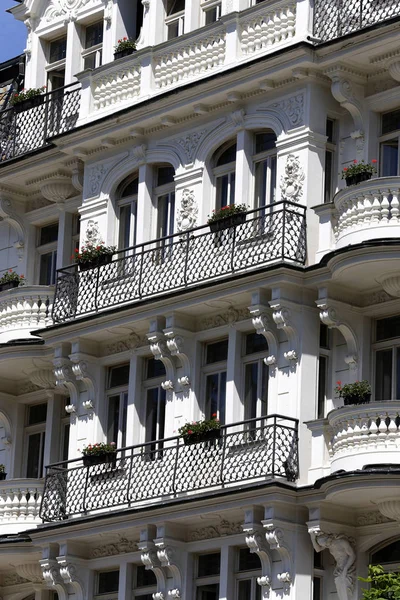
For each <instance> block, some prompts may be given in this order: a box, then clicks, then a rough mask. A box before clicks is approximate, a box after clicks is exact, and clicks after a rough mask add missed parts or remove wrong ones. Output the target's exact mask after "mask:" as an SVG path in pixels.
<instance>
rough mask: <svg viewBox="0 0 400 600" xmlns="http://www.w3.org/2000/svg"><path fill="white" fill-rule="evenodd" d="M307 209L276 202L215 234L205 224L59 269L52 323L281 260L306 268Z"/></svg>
mask: <svg viewBox="0 0 400 600" xmlns="http://www.w3.org/2000/svg"><path fill="white" fill-rule="evenodd" d="M305 210H306V209H305V207H304V206H301V205H298V204H293V203H291V202H279V203H276V204H273V205H270V206H265V207H263V208H260V209H257V210H252V211H249V212H248V213H247V214H246V221H245V222H244V223H240V224H238V225H234V226H232V227H229V228H227V229H225V230H223V231H219V232H217V233H213V232H211V231H210V228H209V226H208V225H204V226H202V227H198V228H196V229H191V230H188V231H185V232H181V233H177V234H174V235H171V236H168V237H165V238H161V239H158V240H153V241H151V242H147V243H144V244H140V245H138V246H134V247H132V248H127V249H125V250H121V251H119V252H117V253H116V254H115V255H114V257H113V260H112V262H110V263H109V264H107V265H103V266H97V267H94V268H92V269H88V270H85V271H82V270H79V267H78V265H76V264H75V265H71V266H69V267H65V268H63V269H59V271H58V277H57V286H56V293H55V299H54V305H53V319H54V322H56V323H64V322H66V321H69V320H71V319H74V318H75V317H79V316H84V315H87V314H93V313H96V312H99V311H103V310H106V309H110V308H114V307H118V306H122V305H126V304H128V303H131V302H137V301H139V300H141V299H143V298H149V297H154V296H156V295H159V294H164V293H167V292H173V291H175V290H176V291H178V290H182V289H186V288H189V287H192V286H195V285H199V284H202V283H205V282H207V281H210V280H213V281H215V280H216V279H219V278H224V277H226V276H229V275H233V274H236V273H241V272H244V271H248V270H251V269H255V268H259V267H262V266H266V265H268V264H271V263H277V262H281V261H285V262H289V263H292V264H304V263H305V259H306V217H305Z"/></svg>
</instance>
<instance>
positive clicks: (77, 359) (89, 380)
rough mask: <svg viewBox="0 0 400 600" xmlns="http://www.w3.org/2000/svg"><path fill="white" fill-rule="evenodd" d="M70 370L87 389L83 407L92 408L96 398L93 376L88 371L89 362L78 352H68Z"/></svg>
mask: <svg viewBox="0 0 400 600" xmlns="http://www.w3.org/2000/svg"><path fill="white" fill-rule="evenodd" d="M70 359H71V363H72V372H73V374H74V375H75V377H76V380H77V381H81V382H82V383H83V385H84V386H85V388H86V390H87V394H88V396H87V399H86V400H85V401H84V402H83V405H84V408H86V409H90V410H93V409H94V406H95V399H96V384H95V378H94V377H93V375H91V374H90V372H89V367H90V363H88V361H87V360H84V357H83V356H82V355H80V354H70Z"/></svg>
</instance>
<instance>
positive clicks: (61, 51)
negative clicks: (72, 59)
mask: <svg viewBox="0 0 400 600" xmlns="http://www.w3.org/2000/svg"><path fill="white" fill-rule="evenodd" d="M66 56H67V38H66V37H62V38H59V39H58V40H53V41H52V42H50V44H49V63H50V64H51V63H55V62H58V61H60V60H65V58H66Z"/></svg>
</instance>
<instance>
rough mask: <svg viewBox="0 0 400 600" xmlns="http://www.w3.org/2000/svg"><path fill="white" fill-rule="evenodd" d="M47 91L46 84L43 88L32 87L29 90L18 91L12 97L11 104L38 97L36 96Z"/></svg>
mask: <svg viewBox="0 0 400 600" xmlns="http://www.w3.org/2000/svg"><path fill="white" fill-rule="evenodd" d="M45 91H46V86H45V85H44V86H43V87H41V88H31V89H29V90H22V91H21V92H17V93H15V94H14V96H13V97H12V99H11V104H19V103H20V102H23V101H24V100H30V99H31V98H36V96H41V95H42V94H44V92H45Z"/></svg>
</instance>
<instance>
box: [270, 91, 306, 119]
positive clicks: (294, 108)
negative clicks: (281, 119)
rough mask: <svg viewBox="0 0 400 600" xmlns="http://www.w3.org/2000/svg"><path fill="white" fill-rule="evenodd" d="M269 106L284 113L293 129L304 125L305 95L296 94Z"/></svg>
mask: <svg viewBox="0 0 400 600" xmlns="http://www.w3.org/2000/svg"><path fill="white" fill-rule="evenodd" d="M269 106H270V107H271V108H275V109H276V110H278V111H280V112H282V113H284V114H285V115H286V117H287V118H288V120H289V123H290V125H291V126H292V127H300V126H301V125H304V94H296V95H295V96H292V97H291V98H286V99H285V100H281V102H274V103H273V104H270V105H269Z"/></svg>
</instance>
